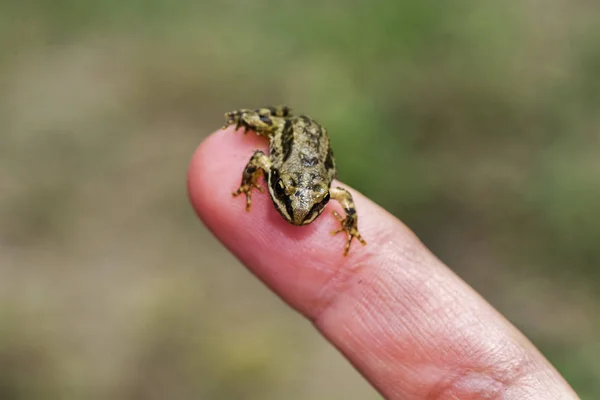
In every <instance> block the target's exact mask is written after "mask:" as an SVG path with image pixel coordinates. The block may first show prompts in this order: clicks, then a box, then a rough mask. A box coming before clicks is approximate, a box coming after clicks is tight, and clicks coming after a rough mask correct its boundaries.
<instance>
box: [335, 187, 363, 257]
mask: <svg viewBox="0 0 600 400" xmlns="http://www.w3.org/2000/svg"><path fill="white" fill-rule="evenodd" d="M329 194H330V195H331V197H332V198H333V199H335V200H337V201H338V202H339V203H340V204H341V205H342V207H343V208H344V211H345V212H346V217H342V216H341V215H340V214H339V213H337V212H336V211H334V212H333V215H334V216H335V217H336V218H337V220H338V221H340V223H341V224H342V227H341V228H340V229H338V230H337V231H333V232H331V234H332V235H337V234H338V233H340V232H346V235H347V237H348V241H347V242H346V247H345V249H344V256H346V255H348V250H350V244H351V243H352V239H353V238H356V239H358V241H359V242H360V243H362V244H363V246H364V245H366V244H367V242H365V241H364V240H363V238H362V236H360V233H359V232H358V216H357V215H356V206H355V205H354V200H353V199H352V195H351V194H350V192H349V191H347V190H346V189H344V188H341V187H336V188H331V189H330V190H329Z"/></svg>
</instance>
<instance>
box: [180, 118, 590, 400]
mask: <svg viewBox="0 0 600 400" xmlns="http://www.w3.org/2000/svg"><path fill="white" fill-rule="evenodd" d="M256 149H262V150H266V149H267V143H266V141H265V140H264V139H261V138H259V137H257V136H256V135H254V134H253V133H251V132H249V133H248V134H247V135H243V134H242V133H241V131H240V132H238V133H235V132H234V129H233V127H230V128H228V129H226V130H223V131H218V132H216V133H214V134H212V135H211V136H209V137H208V138H207V139H205V140H204V141H203V143H202V144H201V145H200V147H199V148H198V149H197V151H196V152H195V154H194V156H193V158H192V162H191V165H190V168H189V172H188V191H189V196H190V200H191V202H192V205H193V207H194V209H195V210H196V213H197V214H198V216H199V217H200V219H201V220H202V221H203V222H204V224H205V225H206V226H207V227H208V228H209V229H210V230H211V232H212V233H213V234H214V235H215V236H216V237H217V238H218V239H219V240H220V241H221V242H222V243H223V244H224V245H225V246H226V247H227V248H228V249H229V251H231V252H232V253H233V254H234V255H235V256H236V257H237V258H238V259H239V260H240V261H241V262H242V263H243V264H244V265H245V266H246V267H247V268H249V269H250V270H251V271H252V272H253V273H254V274H255V275H256V276H257V277H258V278H259V279H260V280H261V281H263V282H264V283H265V284H266V285H267V286H268V287H270V288H271V289H272V290H273V291H274V292H275V293H277V294H278V295H279V296H280V297H281V298H282V299H283V300H284V301H286V302H287V304H289V305H290V306H291V307H292V308H294V309H295V310H297V311H298V312H300V313H301V314H302V315H304V316H305V317H306V318H308V319H309V320H310V321H311V322H312V323H313V324H314V326H315V328H316V329H318V330H319V331H320V332H321V333H322V334H323V336H324V337H325V338H327V340H328V341H329V342H330V343H331V344H332V345H333V346H335V347H336V348H337V349H339V351H341V352H342V353H343V354H344V356H345V357H346V358H347V359H348V360H349V361H350V362H351V363H352V364H353V365H354V367H355V368H356V369H357V370H358V371H360V372H361V374H362V375H363V376H364V377H365V378H366V379H367V380H369V382H371V384H372V385H373V386H374V387H375V388H376V389H377V390H378V391H379V392H380V393H381V394H382V395H383V396H384V397H385V398H386V399H394V400H395V399H398V400H400V399H401V400H417V399H419V400H422V399H427V400H429V399H431V400H434V399H435V400H442V399H445V400H450V399H461V400H468V399H506V400H533V399H536V400H537V399H539V400H553V399H578V397H577V395H576V394H575V393H574V392H573V390H572V389H571V388H570V387H569V385H568V384H567V383H566V382H565V381H564V379H563V378H562V377H561V376H560V375H559V374H558V372H557V371H556V370H555V369H554V368H553V367H552V365H550V363H549V362H548V361H547V360H546V359H545V358H544V357H543V356H542V355H541V354H540V353H539V351H538V350H537V349H536V348H535V347H534V346H533V345H532V344H531V342H530V341H529V340H528V339H527V338H526V337H525V336H523V334H521V333H520V332H519V331H518V330H517V329H516V328H515V327H514V326H512V325H511V324H510V323H509V322H508V321H507V320H506V319H505V318H504V317H503V316H502V315H500V313H498V312H497V311H496V310H495V309H494V308H493V307H491V306H490V305H489V304H488V303H487V302H486V301H485V300H484V299H482V298H481V297H480V296H479V295H478V294H477V293H476V292H475V291H474V290H473V289H472V288H471V287H469V286H468V285H467V284H466V283H465V282H463V281H462V280H461V279H460V278H458V277H457V276H456V275H455V274H454V273H453V272H452V271H451V270H450V269H449V268H448V267H447V266H445V265H444V264H443V263H442V262H441V261H440V260H438V259H437V258H436V257H435V256H434V255H433V254H432V253H431V252H430V251H429V250H428V249H427V248H426V247H425V246H424V245H423V244H422V243H421V242H420V241H419V239H418V238H417V237H416V236H415V235H414V233H413V232H411V231H410V229H408V228H407V227H406V226H405V225H403V224H402V223H401V222H400V221H399V220H398V219H396V218H395V217H394V216H392V215H391V214H389V213H388V212H387V211H385V210H384V209H382V208H381V207H379V206H378V205H376V204H375V203H373V202H372V201H370V200H369V199H367V198H366V197H364V196H363V195H361V194H360V193H358V192H356V191H355V190H352V189H351V188H349V190H350V191H351V192H352V195H353V196H354V199H355V201H356V207H357V211H358V216H359V230H360V232H361V234H362V235H363V237H364V238H365V240H366V241H367V242H368V244H367V246H362V245H361V244H360V243H358V241H353V243H352V246H351V248H350V253H349V255H348V256H347V257H344V256H343V248H344V243H345V240H346V238H345V235H344V234H339V235H337V236H331V235H330V232H331V231H334V230H336V229H337V228H338V227H339V222H338V221H337V220H336V219H335V218H334V217H333V216H332V215H331V211H332V210H337V211H338V212H341V211H342V210H341V207H340V206H339V205H338V204H337V203H336V202H334V201H331V202H330V203H329V204H328V206H327V207H326V209H325V211H324V212H323V214H322V215H321V216H320V217H319V218H317V219H316V220H315V221H314V222H313V223H311V224H310V225H307V226H302V227H297V226H292V225H290V224H289V223H287V222H286V221H284V220H283V218H281V216H280V215H279V214H278V213H277V211H276V210H275V208H274V207H273V204H272V202H271V200H270V198H269V196H268V194H261V193H259V192H258V191H254V192H253V197H252V208H251V210H250V212H246V210H245V199H244V198H243V196H240V197H237V198H233V197H232V196H231V192H232V191H234V190H235V189H237V187H238V186H239V184H240V178H241V173H242V171H243V169H244V166H245V165H246V163H247V161H248V159H249V158H250V156H251V155H252V153H253V151H254V150H256ZM260 183H261V184H262V185H263V186H264V183H263V182H262V180H261V181H260ZM334 184H337V183H335V182H334ZM398 184H401V183H398ZM345 187H347V186H345ZM481 268H485V265H482V266H481Z"/></svg>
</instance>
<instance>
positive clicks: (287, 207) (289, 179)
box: [223, 107, 366, 255]
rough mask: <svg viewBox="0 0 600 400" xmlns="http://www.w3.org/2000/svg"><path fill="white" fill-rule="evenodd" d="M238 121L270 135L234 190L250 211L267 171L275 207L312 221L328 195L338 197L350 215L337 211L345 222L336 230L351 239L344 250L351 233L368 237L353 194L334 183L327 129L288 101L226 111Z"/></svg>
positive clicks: (228, 120) (298, 221) (291, 217)
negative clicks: (266, 150) (362, 229)
mask: <svg viewBox="0 0 600 400" xmlns="http://www.w3.org/2000/svg"><path fill="white" fill-rule="evenodd" d="M230 125H235V127H236V130H237V129H239V128H243V130H244V133H246V132H247V131H248V130H252V131H254V132H256V134H258V135H262V136H265V137H267V138H268V139H269V155H268V156H267V155H266V154H265V153H263V152H262V151H260V150H256V151H255V152H254V154H253V155H252V157H251V158H250V161H249V162H248V164H247V165H246V168H245V169H244V172H243V174H242V183H241V185H240V187H239V189H238V190H236V191H235V192H233V193H232V194H233V196H238V195H240V194H242V193H244V194H245V195H246V211H250V205H251V204H252V189H253V188H256V189H258V190H259V191H260V192H263V188H262V187H261V186H260V185H259V184H258V179H259V178H260V176H261V175H264V177H265V180H266V182H267V185H268V189H269V194H270V195H271V199H272V200H273V204H274V205H275V209H277V211H278V212H279V214H281V216H282V217H283V218H284V219H285V220H286V221H288V222H289V223H291V224H293V225H306V224H310V223H311V222H313V221H314V220H315V219H316V218H317V217H318V216H319V215H320V214H321V213H322V212H323V209H324V208H325V206H326V205H327V203H328V202H329V199H330V197H331V198H333V199H335V200H337V201H338V202H339V203H340V204H341V205H342V207H343V208H344V211H345V212H346V216H345V217H344V216H341V215H340V214H339V213H337V212H335V211H334V212H333V215H334V216H335V217H336V218H337V219H338V220H339V221H340V223H341V228H340V229H338V230H337V231H334V232H332V234H333V235H335V234H337V233H339V232H346V235H347V237H348V240H347V242H346V247H345V249H344V255H347V254H348V250H349V249H350V244H351V242H352V239H353V238H357V239H358V241H359V242H361V243H362V244H363V245H365V244H366V242H365V241H364V240H363V238H362V237H361V235H360V233H359V232H358V216H357V215H356V208H355V206H354V201H353V199H352V195H351V194H350V192H348V191H347V190H346V189H344V188H342V187H333V188H332V187H331V182H332V181H333V180H334V179H335V178H336V177H337V169H336V166H335V159H334V157H333V151H332V150H331V146H330V144H329V136H327V130H326V129H325V128H324V127H322V126H321V125H319V124H318V123H317V122H316V121H315V120H313V119H312V118H309V117H307V116H305V115H299V116H293V115H292V113H291V111H290V109H289V108H288V107H266V108H258V109H254V110H250V109H243V110H237V111H233V112H229V113H227V114H225V126H224V127H223V128H227V127H228V126H230Z"/></svg>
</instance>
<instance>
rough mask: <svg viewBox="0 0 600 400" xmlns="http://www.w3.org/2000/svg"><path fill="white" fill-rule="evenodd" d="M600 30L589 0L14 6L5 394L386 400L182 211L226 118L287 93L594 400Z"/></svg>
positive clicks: (7, 88)
mask: <svg viewBox="0 0 600 400" xmlns="http://www.w3.org/2000/svg"><path fill="white" fill-rule="evenodd" d="M599 26H600V5H599V4H597V3H595V2H590V1H579V0H575V1H573V0H545V1H540V0H525V1H517V0H506V1H491V0H489V1H487V0H484V1H481V0H478V1H476V0H458V1H452V2H440V1H434V0H388V1H383V0H375V1H348V0H347V1H339V0H337V1H336V0H320V1H316V0H303V1H271V0H253V1H240V0H237V1H234V0H222V1H216V0H214V1H208V0H203V1H189V0H181V1H172V0H149V1H117V0H106V1H85V0H52V1H50V0H25V1H20V2H18V1H12V2H11V1H8V2H6V1H5V2H1V3H0V193H1V195H0V221H1V223H0V398H2V399H39V398H44V399H59V398H60V399H80V398H86V399H95V398H98V399H104V398H112V399H164V398H173V399H197V398H206V399H233V398H235V399H282V398H285V399H296V398H297V399H306V398H319V399H321V398H327V399H334V398H335V399H352V398H356V399H358V398H360V399H365V398H377V395H376V394H375V393H374V391H373V390H372V389H370V388H369V387H368V385H366V384H365V383H364V382H362V379H361V378H360V377H359V376H358V375H357V374H356V373H355V372H353V371H352V370H351V368H350V367H349V366H347V365H346V363H345V362H344V360H342V359H341V357H340V356H339V355H337V354H336V353H335V352H334V351H333V350H331V349H329V347H328V346H327V345H326V344H325V343H323V341H322V339H321V338H320V337H318V336H317V335H316V334H314V332H312V331H311V329H310V327H309V326H308V325H307V324H306V323H305V322H304V321H302V320H301V319H300V318H298V317H297V316H295V315H294V314H293V313H291V312H290V311H288V310H287V309H286V308H285V306H283V305H282V304H280V302H279V301H278V300H276V299H275V298H274V297H273V296H272V295H271V294H270V293H268V292H267V291H266V290H265V289H264V288H262V287H261V285H260V284H258V283H257V282H255V281H254V279H253V278H252V277H250V276H249V274H247V273H246V272H245V271H244V270H243V269H242V268H241V267H239V266H238V265H237V263H236V262H235V261H234V260H233V258H232V257H231V256H229V255H228V254H226V252H225V251H224V250H218V251H217V249H220V246H219V245H218V244H217V243H216V241H215V240H214V239H213V238H212V237H211V236H210V235H209V234H208V233H207V232H206V231H204V230H203V229H202V227H201V226H200V224H199V223H198V221H197V220H196V219H195V217H194V215H193V212H192V211H191V209H190V207H189V206H188V204H187V199H186V196H185V184H184V179H185V171H186V168H187V163H188V161H189V158H190V155H191V152H192V151H193V149H194V148H195V146H196V145H197V144H198V143H199V142H200V140H201V139H202V137H203V136H204V135H206V134H208V133H210V132H211V131H212V130H214V129H216V128H218V127H220V125H221V123H222V120H221V117H222V114H223V112H224V111H228V110H230V109H235V108H238V107H251V106H260V105H265V104H276V103H286V104H289V105H291V106H293V107H294V108H295V109H297V110H301V111H302V112H305V113H307V114H309V115H311V116H313V117H315V118H316V119H318V120H319V121H320V122H322V123H323V124H324V125H326V126H327V127H328V130H329V131H330V133H331V135H332V140H333V142H334V145H335V150H336V156H337V159H338V163H339V166H340V171H341V178H342V179H343V180H344V181H345V182H346V183H348V184H350V185H352V186H354V187H356V188H357V189H359V190H361V191H363V192H364V193H365V194H367V195H369V196H370V197H372V198H373V199H374V200H376V201H377V202H379V203H380V204H382V205H383V206H385V207H386V208H387V209H389V210H390V211H391V212H393V213H394V214H396V215H397V216H399V217H400V218H401V219H403V220H404V221H405V222H406V223H407V224H408V225H409V226H411V228H413V229H414V230H415V231H416V232H417V234H419V236H420V237H421V238H422V239H423V240H424V241H425V243H427V244H428V245H429V246H430V247H431V248H432V249H433V250H434V251H435V252H436V254H438V255H439V256H440V257H441V258H442V259H443V260H444V261H446V262H447V263H448V264H449V265H450V266H452V267H453V268H454V269H455V270H456V271H457V272H458V273H459V274H461V276H463V277H464V278H465V280H467V281H468V282H469V283H470V284H472V285H473V286H474V287H475V288H476V289H478V290H479V291H480V292H481V293H483V294H484V296H485V297H486V298H488V299H489V300H490V302H491V303H492V304H494V305H495V306H496V307H498V308H499V309H500V310H501V311H503V312H504V313H505V314H506V315H507V316H508V317H509V318H510V319H511V320H512V321H513V322H514V323H515V324H516V325H518V326H519V327H520V328H521V329H523V330H524V331H525V333H526V334H528V335H529V336H530V337H531V338H532V340H533V341H534V342H535V343H536V344H537V345H538V346H539V347H540V348H541V349H542V351H543V352H544V353H545V354H546V355H547V356H548V357H549V359H550V360H551V361H552V362H553V363H554V364H555V365H556V366H557V368H558V369H559V370H560V371H561V372H562V373H563V374H564V375H565V377H566V378H567V379H568V380H569V382H570V383H571V384H572V385H573V386H574V387H575V389H576V390H577V391H578V392H579V393H580V395H581V396H582V398H584V399H596V398H599V397H600V342H599V341H598V337H599V336H598V332H600V316H599V315H600V314H599V313H598V312H597V310H598V307H599V305H600V296H599V295H598V293H600V290H599V289H600V284H599V283H598V279H599V276H600V272H599V271H600V270H599V266H600V245H599V243H600V223H598V222H599V221H600V113H599V112H598V111H599V110H600V74H599V71H600V30H599V29H598V27H599ZM352 382H354V383H352Z"/></svg>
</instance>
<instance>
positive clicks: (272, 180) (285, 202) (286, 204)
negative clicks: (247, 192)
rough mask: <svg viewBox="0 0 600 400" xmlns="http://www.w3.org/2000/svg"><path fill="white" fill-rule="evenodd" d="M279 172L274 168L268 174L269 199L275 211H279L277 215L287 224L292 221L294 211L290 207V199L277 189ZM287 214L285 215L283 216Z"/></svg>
mask: <svg viewBox="0 0 600 400" xmlns="http://www.w3.org/2000/svg"><path fill="white" fill-rule="evenodd" d="M279 178H280V177H279V171H278V170H277V169H275V168H272V169H271V173H270V174H269V182H268V184H269V189H270V190H269V193H271V198H272V200H273V203H274V204H275V209H276V210H277V211H279V214H281V216H282V217H283V218H284V219H285V220H286V221H288V222H291V221H293V219H294V209H293V207H292V199H291V198H290V197H289V196H287V195H286V194H285V192H282V191H281V190H280V189H279V188H278V186H277V185H278V182H279ZM285 214H287V215H285Z"/></svg>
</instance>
